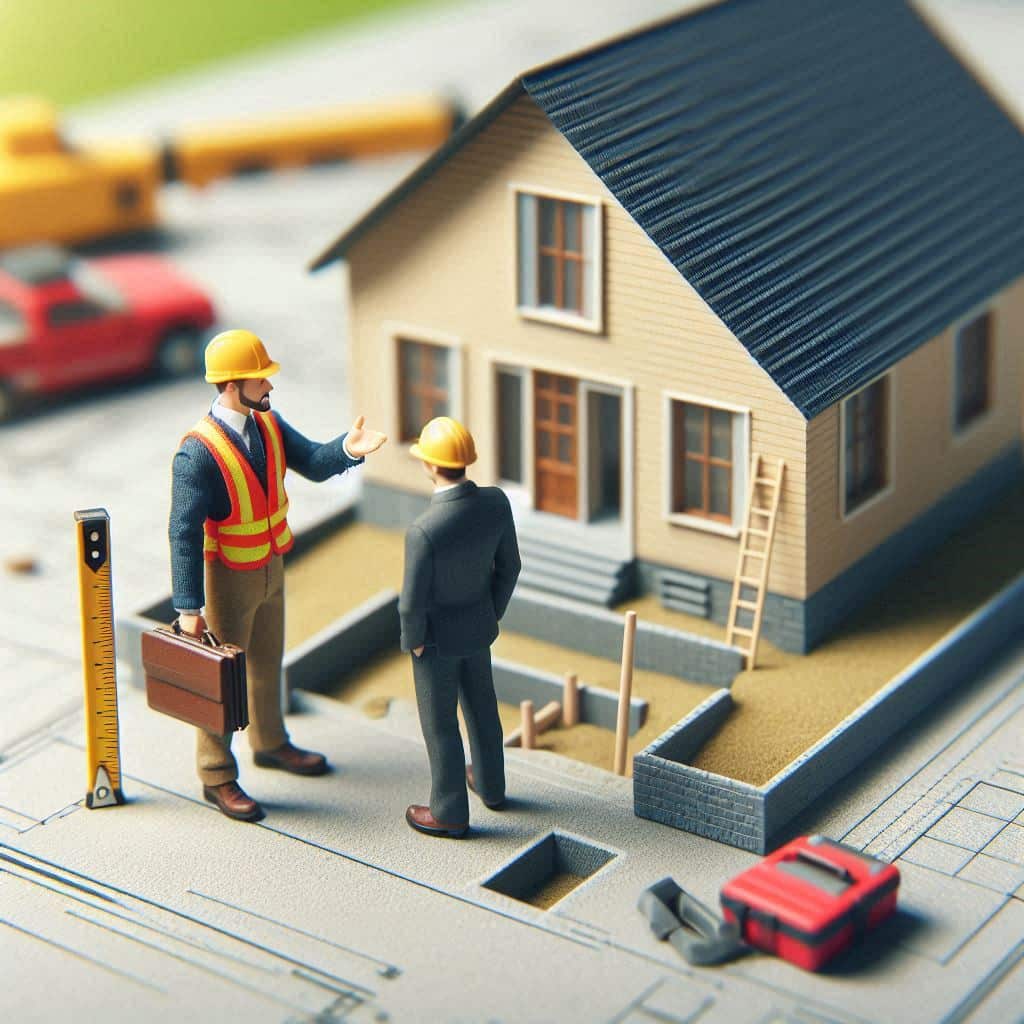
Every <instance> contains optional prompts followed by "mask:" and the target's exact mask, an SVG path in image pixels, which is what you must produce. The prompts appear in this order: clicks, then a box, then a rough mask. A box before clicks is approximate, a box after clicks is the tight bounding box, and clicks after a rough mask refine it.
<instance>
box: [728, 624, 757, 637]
mask: <svg viewBox="0 0 1024 1024" xmlns="http://www.w3.org/2000/svg"><path fill="white" fill-rule="evenodd" d="M732 631H733V632H734V633H739V635H740V636H753V635H754V631H753V630H752V629H743V628H742V627H740V626H733V627H732Z"/></svg>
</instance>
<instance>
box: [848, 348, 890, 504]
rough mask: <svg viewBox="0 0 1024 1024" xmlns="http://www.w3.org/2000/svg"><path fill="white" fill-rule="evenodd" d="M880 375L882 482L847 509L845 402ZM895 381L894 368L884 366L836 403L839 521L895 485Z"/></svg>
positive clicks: (876, 500)
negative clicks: (883, 406) (882, 398)
mask: <svg viewBox="0 0 1024 1024" xmlns="http://www.w3.org/2000/svg"><path fill="white" fill-rule="evenodd" d="M883 378H888V381H889V383H888V386H887V387H886V389H885V390H886V402H887V405H886V409H885V426H886V437H885V486H884V487H882V488H881V489H880V490H878V491H876V492H875V493H874V494H872V495H871V497H870V498H867V499H866V500H865V501H862V502H861V503H860V504H859V505H857V507H856V508H854V509H847V507H846V406H847V403H848V402H849V401H850V400H851V399H853V398H856V397H857V395H859V394H860V393H861V392H862V391H867V389H868V388H870V387H872V386H873V385H875V384H877V383H878V382H879V381H880V380H882V379H883ZM897 381H898V375H897V373H896V372H895V368H893V369H891V370H886V371H885V373H880V374H878V376H877V377H873V378H872V379H871V380H869V381H868V382H867V384H865V385H863V387H859V388H857V390H856V391H854V392H853V394H851V395H847V396H846V398H844V399H842V401H840V403H839V460H838V461H839V514H840V518H841V519H842V521H843V522H844V523H845V522H849V521H850V520H851V519H854V518H856V517H857V516H859V515H860V514H861V513H862V512H865V511H867V510H868V509H870V508H873V507H874V506H875V505H877V504H878V503H879V502H882V501H884V500H885V499H886V498H888V497H889V495H890V494H892V492H893V490H894V489H895V486H896V485H895V480H894V479H893V477H894V473H893V469H894V466H895V459H894V458H893V449H894V446H895V440H896V422H895V417H894V416H893V409H894V408H895V407H896V386H897Z"/></svg>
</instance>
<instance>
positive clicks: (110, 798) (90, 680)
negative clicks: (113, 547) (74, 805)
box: [75, 508, 124, 808]
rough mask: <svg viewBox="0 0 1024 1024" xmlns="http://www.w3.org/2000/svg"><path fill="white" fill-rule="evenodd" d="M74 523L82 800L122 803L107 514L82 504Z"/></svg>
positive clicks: (94, 803) (95, 803)
mask: <svg viewBox="0 0 1024 1024" xmlns="http://www.w3.org/2000/svg"><path fill="white" fill-rule="evenodd" d="M75 523H76V524H77V527H78V529H77V532H78V583H79V597H80V598H81V607H82V669H83V679H84V684H85V739H86V770H87V776H86V784H87V786H88V790H87V792H86V796H85V805H86V807H90V808H92V807H110V806H112V805H116V804H123V803H124V794H123V793H122V791H121V748H120V732H119V728H118V717H117V670H116V664H117V662H116V655H115V651H114V618H113V610H114V605H113V599H112V588H111V578H110V516H109V515H107V510H106V509H103V508H89V509H82V510H80V511H78V512H76V513H75Z"/></svg>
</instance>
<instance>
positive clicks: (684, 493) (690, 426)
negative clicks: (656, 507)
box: [671, 399, 736, 524]
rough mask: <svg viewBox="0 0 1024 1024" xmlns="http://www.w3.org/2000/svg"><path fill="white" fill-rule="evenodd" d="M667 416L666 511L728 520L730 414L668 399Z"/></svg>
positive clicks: (733, 457) (732, 459)
mask: <svg viewBox="0 0 1024 1024" xmlns="http://www.w3.org/2000/svg"><path fill="white" fill-rule="evenodd" d="M671 415H672V452H671V459H672V507H671V511H672V513H673V514H675V515H688V516H700V517H703V518H705V519H712V520H716V521H718V522H723V523H729V524H731V523H732V521H733V479H734V471H735V468H736V453H735V452H734V450H733V449H734V442H733V435H734V430H733V421H734V416H735V414H734V413H731V412H729V411H728V410H727V409H717V408H714V407H713V406H707V405H698V404H697V403H695V402H684V401H680V400H678V399H673V400H672V403H671Z"/></svg>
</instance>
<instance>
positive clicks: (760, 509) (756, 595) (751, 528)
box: [725, 455, 786, 668]
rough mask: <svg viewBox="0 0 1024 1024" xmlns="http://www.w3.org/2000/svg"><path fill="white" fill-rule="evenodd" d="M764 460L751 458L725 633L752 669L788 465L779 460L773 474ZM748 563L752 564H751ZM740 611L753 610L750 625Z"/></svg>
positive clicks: (728, 641) (727, 641) (727, 640)
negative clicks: (741, 619)
mask: <svg viewBox="0 0 1024 1024" xmlns="http://www.w3.org/2000/svg"><path fill="white" fill-rule="evenodd" d="M762 463H763V460H762V459H761V456H760V455H755V456H754V457H753V459H752V460H751V466H750V489H749V491H748V498H747V518H746V521H745V522H744V524H743V533H742V534H741V535H740V556H739V559H738V561H737V563H736V579H735V580H733V584H732V599H731V600H730V601H729V622H728V625H727V626H726V632H725V642H726V643H727V644H730V645H731V646H733V647H737V648H739V650H740V651H742V652H743V654H744V655H745V656H746V659H747V668H753V667H754V664H755V662H756V660H757V641H758V639H759V638H760V636H761V618H762V616H763V614H764V599H765V595H766V593H767V584H768V564H769V562H770V561H771V557H772V543H773V541H774V540H775V520H776V517H777V515H778V511H779V498H780V497H781V495H782V473H783V470H784V469H785V466H786V464H785V462H784V461H783V460H782V459H779V461H778V465H777V468H776V470H775V476H774V477H771V476H767V475H765V470H764V468H763V466H762ZM755 522H756V523H757V524H758V525H757V526H755V525H754V524H755ZM752 544H753V545H755V546H751V545H752ZM748 562H750V563H752V564H751V565H750V566H749V567H748V565H747V563H748ZM755 566H757V568H755ZM751 591H752V593H751ZM741 611H742V612H747V613H750V616H751V619H750V622H749V625H746V626H740V625H739V624H738V622H737V620H738V619H739V615H740V612H741Z"/></svg>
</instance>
